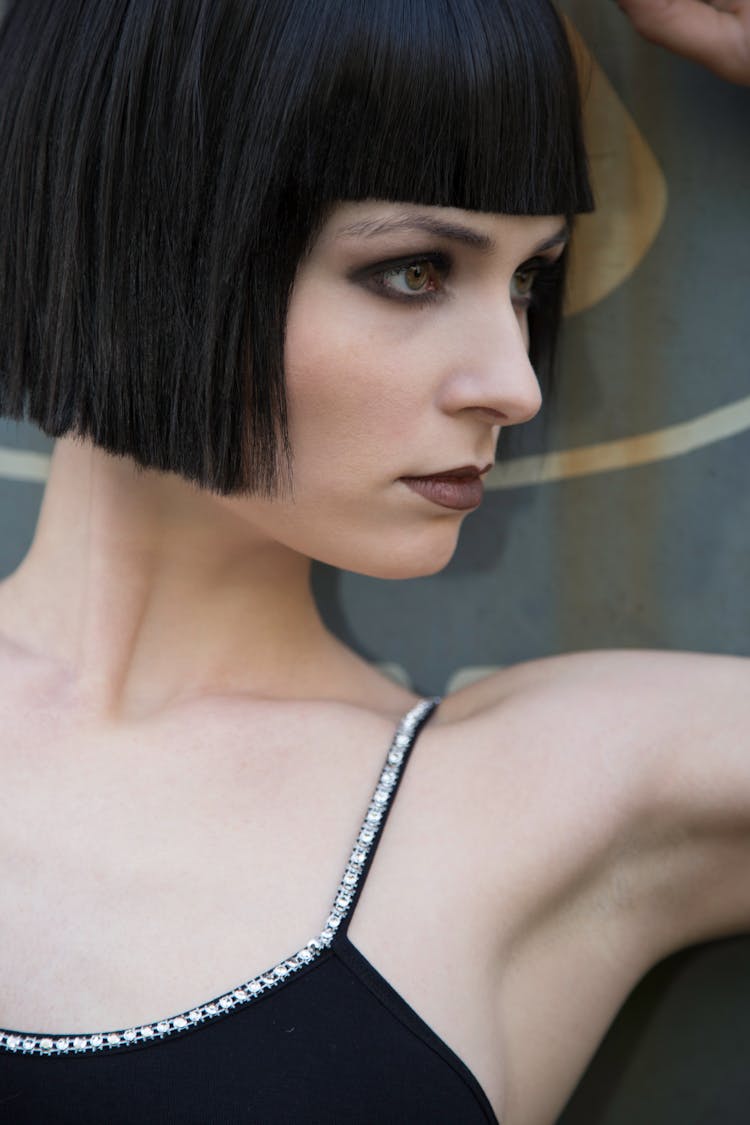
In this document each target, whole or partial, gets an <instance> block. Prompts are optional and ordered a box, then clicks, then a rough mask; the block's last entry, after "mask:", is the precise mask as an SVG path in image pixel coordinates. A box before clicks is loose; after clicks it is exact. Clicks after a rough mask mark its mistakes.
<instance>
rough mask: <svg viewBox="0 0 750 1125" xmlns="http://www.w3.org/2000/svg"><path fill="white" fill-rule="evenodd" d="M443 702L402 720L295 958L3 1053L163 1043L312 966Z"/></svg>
mask: <svg viewBox="0 0 750 1125" xmlns="http://www.w3.org/2000/svg"><path fill="white" fill-rule="evenodd" d="M437 702H438V701H437V700H436V699H435V700H430V699H423V700H421V701H420V702H419V703H417V705H416V706H415V707H413V708H412V709H411V711H409V713H408V714H407V715H405V716H404V718H403V719H402V720H401V722H400V723H399V725H398V729H397V731H396V734H395V736H394V738H393V741H392V743H391V746H390V749H389V751H388V754H387V757H386V764H385V765H384V767H383V769H382V771H381V774H380V778H379V779H378V784H377V787H376V789H375V792H374V793H373V795H372V799H371V801H370V804H369V807H368V809H367V813H366V814H365V818H364V822H363V824H362V827H361V828H360V830H359V834H358V836H357V840H356V843H355V845H354V848H353V850H352V853H351V855H350V857H349V861H348V863H347V865H346V868H345V870H344V874H343V876H342V878H341V882H340V883H339V885H338V888H337V890H336V894H335V895H334V899H333V906H332V908H331V910H330V911H329V913H328V916H327V918H326V922H325V925H324V927H323V929H322V930H321V931H320V933H319V934H318V935H317V937H314V938H311V939H310V941H309V942H308V943H307V945H305V946H303V948H302V949H299V950H297V952H296V953H293V954H292V955H291V956H290V957H284V958H283V959H282V960H281V961H279V962H278V964H276V965H273V966H272V967H271V968H270V969H266V970H264V972H262V973H259V974H258V975H257V976H256V977H253V978H252V980H248V981H245V982H244V984H241V985H239V986H238V987H237V988H235V989H233V991H232V992H228V993H226V994H225V995H223V996H218V997H217V998H216V999H215V1000H211V1001H209V1002H208V1003H206V1004H201V1005H198V1006H197V1007H195V1008H190V1009H189V1011H185V1012H180V1013H178V1014H177V1015H174V1016H170V1017H169V1019H165V1020H159V1022H158V1023H156V1024H141V1025H140V1026H139V1027H130V1028H128V1029H127V1030H124V1031H123V1030H114V1031H99V1032H95V1033H94V1034H87V1035H69V1036H55V1035H49V1034H47V1035H28V1034H26V1033H22V1032H18V1031H4V1030H1V1029H0V1051H16V1052H18V1053H21V1054H27V1055H49V1056H53V1055H54V1056H58V1055H76V1054H91V1053H92V1052H101V1051H107V1050H121V1051H122V1050H127V1048H128V1047H132V1046H135V1045H137V1044H139V1043H148V1042H158V1041H159V1040H160V1039H164V1038H166V1037H167V1036H172V1035H179V1034H180V1033H181V1032H184V1031H186V1030H188V1029H189V1028H192V1027H198V1026H200V1025H201V1024H202V1023H207V1022H209V1021H210V1020H214V1019H217V1018H220V1017H221V1016H223V1015H226V1014H227V1013H229V1012H230V1011H233V1010H235V1009H237V1008H239V1007H247V1005H248V1004H252V1003H253V1002H254V1001H255V1000H258V999H259V998H260V997H261V996H265V995H266V994H267V993H268V992H269V991H270V990H271V989H273V988H276V987H278V986H279V985H280V984H281V983H282V981H285V980H288V979H289V978H290V977H293V976H294V974H295V973H296V972H298V971H299V970H300V969H303V968H304V967H305V966H306V965H310V964H312V963H313V962H314V961H315V960H316V959H317V958H318V957H320V955H321V954H322V953H323V952H324V951H325V950H326V949H328V948H329V946H330V945H331V943H332V941H333V939H334V937H335V936H336V932H337V929H338V928H339V927H340V925H341V923H342V922H343V921H344V919H345V918H346V917H347V916H348V914H349V913H350V911H351V909H352V906H353V905H354V901H355V898H356V888H357V886H358V884H359V881H360V878H361V876H362V871H363V869H364V866H365V863H366V861H367V858H368V856H369V854H370V851H371V848H372V845H373V843H374V842H375V840H376V838H377V834H378V832H379V830H380V826H381V825H382V823H383V820H384V819H385V814H386V812H387V810H388V806H389V803H390V801H391V798H392V796H393V792H394V790H395V788H396V785H397V783H398V779H399V776H400V773H401V765H402V763H403V761H404V757H405V754H406V751H407V750H408V749H409V747H410V746H411V744H412V742H413V740H414V734H415V731H416V730H417V729H418V728H419V726H420V725H421V724H422V722H423V721H424V720H425V719H426V718H427V716H428V715H429V714H430V712H431V711H432V710H433V709H434V707H435V706H436V704H437Z"/></svg>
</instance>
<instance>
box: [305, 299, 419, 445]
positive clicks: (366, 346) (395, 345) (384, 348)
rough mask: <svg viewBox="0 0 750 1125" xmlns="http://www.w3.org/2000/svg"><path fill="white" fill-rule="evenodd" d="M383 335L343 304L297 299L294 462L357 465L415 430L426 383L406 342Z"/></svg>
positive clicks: (400, 440)
mask: <svg viewBox="0 0 750 1125" xmlns="http://www.w3.org/2000/svg"><path fill="white" fill-rule="evenodd" d="M406 353H407V354H405V349H404V346H403V344H402V342H401V341H399V340H396V341H394V340H392V339H388V338H385V339H384V338H383V336H382V334H379V333H377V332H375V331H374V330H373V329H372V326H371V324H368V323H367V322H366V321H365V322H363V319H362V317H360V316H356V315H347V314H344V315H342V311H341V308H340V307H339V308H338V309H336V308H334V307H330V306H329V305H328V304H323V305H321V303H312V302H305V303H303V302H300V303H299V304H298V306H297V307H296V308H295V309H294V310H291V311H290V318H289V322H288V326H287V337H286V351H285V367H286V386H287V399H288V403H289V424H290V437H291V441H292V448H293V450H294V455H295V461H296V462H297V463H298V464H300V463H301V461H302V460H304V461H305V462H306V463H309V461H317V460H321V459H323V458H326V459H327V460H329V461H330V456H331V454H332V453H333V451H334V450H335V452H336V454H337V455H338V456H346V457H347V461H349V462H354V463H358V462H361V461H362V460H363V459H364V458H366V457H367V456H373V455H378V454H385V453H386V451H387V450H388V449H393V447H394V445H397V444H398V443H399V442H402V441H403V440H404V438H405V437H406V436H407V435H408V434H409V433H413V427H414V424H415V420H416V412H417V411H418V410H419V408H420V395H422V396H423V395H424V392H425V389H426V388H425V380H424V378H420V373H419V372H418V371H416V372H415V370H414V364H413V363H410V361H409V356H408V345H407V347H406Z"/></svg>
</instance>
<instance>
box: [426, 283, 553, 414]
mask: <svg viewBox="0 0 750 1125" xmlns="http://www.w3.org/2000/svg"><path fill="white" fill-rule="evenodd" d="M447 358H449V367H448V369H447V374H446V378H445V380H444V382H443V384H442V386H441V390H440V406H441V408H442V409H443V410H444V411H446V412H447V413H453V414H457V413H461V412H471V413H472V414H473V415H475V416H476V417H477V418H479V419H481V420H482V421H487V422H489V423H490V424H491V425H501V426H515V425H519V424H520V423H522V422H528V421H529V420H530V419H531V418H533V417H534V415H535V414H537V413H538V412H539V408H540V407H541V405H542V393H541V390H540V387H539V382H538V380H537V377H536V375H535V373H534V369H533V367H532V366H531V363H530V361H529V354H528V338H527V333H526V330H525V317H522V316H520V315H519V313H518V312H517V311H516V309H515V308H514V307H513V305H512V304H511V303H510V302H509V301H508V302H507V303H505V302H503V303H501V304H500V305H499V306H498V303H497V302H494V303H493V305H492V307H491V308H490V309H489V310H487V312H486V313H482V312H475V313H474V315H472V316H471V317H468V318H465V319H464V320H463V321H462V324H461V329H460V331H458V332H456V333H455V334H454V336H453V340H452V344H451V347H450V352H449V356H448V357H447Z"/></svg>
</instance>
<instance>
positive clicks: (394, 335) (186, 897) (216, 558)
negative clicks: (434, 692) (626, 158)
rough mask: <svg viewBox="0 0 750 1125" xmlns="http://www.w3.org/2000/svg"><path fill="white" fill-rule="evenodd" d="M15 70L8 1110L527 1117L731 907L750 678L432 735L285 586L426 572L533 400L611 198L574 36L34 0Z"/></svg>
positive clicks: (591, 669)
mask: <svg viewBox="0 0 750 1125" xmlns="http://www.w3.org/2000/svg"><path fill="white" fill-rule="evenodd" d="M0 83H1V84H2V89H1V94H0V100H1V104H2V106H3V110H2V122H1V124H0V136H1V137H2V152H3V162H2V172H0V175H2V177H3V180H2V189H3V192H2V194H3V198H4V199H5V200H6V201H7V209H6V218H5V230H4V233H3V236H2V238H3V266H2V274H1V275H0V276H1V277H2V283H1V285H2V289H1V293H2V295H1V296H0V308H2V313H1V314H0V315H2V318H3V332H2V341H1V342H0V348H1V349H2V352H1V353H0V372H1V373H2V376H1V378H2V382H1V383H0V404H1V407H2V410H3V412H4V413H6V414H7V415H9V416H13V417H19V416H21V415H25V416H27V417H30V418H31V419H33V420H34V421H36V423H37V424H38V425H40V426H41V428H42V429H43V430H45V432H47V433H49V434H52V435H54V436H57V437H59V438H60V440H59V442H58V445H57V448H56V452H55V456H54V461H53V467H52V472H51V476H50V480H49V484H48V488H47V492H46V495H45V500H44V505H43V510H42V514H41V517H40V522H39V527H38V530H37V534H36V537H35V540H34V544H33V546H32V548H31V550H30V552H29V554H28V556H27V558H26V559H25V560H24V562H23V564H22V565H21V567H20V568H19V569H18V570H17V571H16V573H15V574H14V575H12V576H11V577H10V578H9V579H8V580H7V581H6V582H5V583H4V584H3V585H2V587H0V622H1V623H2V650H1V652H2V656H1V659H2V676H0V684H2V687H1V688H0V692H1V693H2V695H1V698H2V714H3V742H2V756H3V779H4V781H3V789H4V795H5V798H6V812H5V814H4V816H3V822H2V824H3V829H2V833H3V834H2V853H1V854H2V865H3V880H2V896H3V898H2V903H1V904H0V916H2V917H3V919H4V929H5V932H4V935H3V951H4V958H3V974H2V978H3V985H4V989H3V1002H2V1010H1V1011H0V1026H2V1027H3V1028H5V1029H6V1030H4V1031H3V1032H2V1033H1V1034H0V1052H1V1053H0V1107H9V1109H8V1112H9V1113H10V1115H11V1116H10V1118H9V1119H10V1120H13V1121H14V1122H42V1121H43V1122H45V1123H51V1122H62V1121H75V1122H77V1123H78V1122H101V1121H107V1122H132V1121H158V1122H161V1121H171V1120H177V1119H179V1120H181V1121H185V1122H196V1123H198V1122H208V1121H211V1122H222V1123H224V1122H240V1121H242V1122H246V1121H247V1122H263V1123H266V1122H292V1121H294V1122H337V1123H338V1122H361V1123H365V1122H366V1123H371V1122H385V1121H387V1122H409V1123H414V1122H430V1123H431V1125H434V1123H436V1122H446V1123H447V1122H451V1123H456V1122H461V1123H462V1125H463V1123H469V1122H473V1121H477V1122H479V1121H485V1122H486V1121H490V1122H492V1121H497V1120H498V1119H502V1120H503V1121H504V1122H505V1123H506V1125H535V1123H542V1122H550V1121H552V1120H553V1119H554V1116H555V1114H556V1113H557V1112H558V1111H559V1109H560V1107H561V1106H562V1104H563V1103H564V1100H565V1098H566V1096H567V1095H568V1093H569V1092H570V1090H571V1089H572V1087H573V1085H574V1084H575V1082H576V1079H577V1077H578V1076H579V1074H580V1073H581V1070H582V1069H583V1067H584V1066H585V1064H586V1062H587V1060H588V1058H589V1057H590V1055H591V1053H592V1051H593V1050H594V1048H595V1046H596V1044H597V1042H598V1040H599V1039H600V1038H601V1036H602V1034H603V1032H604V1030H605V1029H606V1027H607V1025H608V1023H609V1022H610V1020H611V1019H612V1017H613V1016H614V1014H615V1012H616V1011H617V1009H618V1007H619V1005H620V1004H621V1002H622V1000H623V998H624V997H625V995H626V994H627V993H628V991H629V990H630V988H631V987H632V986H633V984H634V983H635V982H636V981H637V980H638V978H639V977H640V976H641V975H642V974H643V973H644V972H645V971H646V969H647V968H648V967H649V966H650V965H651V964H653V963H654V962H655V961H656V960H658V959H659V958H661V957H662V956H664V955H665V954H667V953H668V952H670V951H671V950H675V949H677V948H680V947H682V946H684V945H686V944H688V943H690V942H693V941H698V940H701V939H704V938H708V937H712V936H718V935H722V934H729V933H733V932H738V931H740V930H742V929H744V928H746V927H747V924H748V921H750V891H749V890H748V889H747V879H746V877H745V872H746V865H747V861H748V858H749V856H750V766H749V765H748V762H747V753H746V742H747V729H748V724H749V723H750V705H749V704H748V702H747V699H748V695H749V694H750V693H748V682H749V680H750V673H749V672H748V665H747V662H746V661H744V660H736V659H729V658H711V657H704V656H667V655H663V654H648V653H637V654H633V653H609V654H597V655H596V656H595V657H592V656H591V655H582V656H575V657H572V656H571V657H567V658H560V659H554V660H545V661H539V662H536V663H531V664H527V665H522V666H519V667H515V668H511V669H508V670H506V671H504V672H502V673H500V674H499V675H496V676H494V677H492V678H490V679H487V680H485V681H483V682H481V683H480V684H477V685H475V686H474V687H472V688H470V689H466V690H464V691H462V692H459V693H456V694H455V695H452V696H451V697H450V698H448V699H446V700H445V701H444V702H443V703H442V704H441V705H440V707H439V709H436V708H435V706H434V701H420V700H418V699H416V698H415V697H413V696H412V695H411V694H410V693H409V692H407V691H405V690H403V689H402V688H400V687H398V686H396V685H394V684H393V683H391V682H390V681H389V680H387V679H385V678H383V677H382V676H381V675H380V674H379V673H378V672H377V671H376V670H375V669H373V668H371V667H369V666H368V665H366V664H365V663H363V662H362V661H361V660H360V659H359V658H358V657H357V656H355V655H354V654H353V653H352V652H350V651H349V650H347V649H346V648H344V647H343V646H342V645H341V644H340V642H338V641H337V640H336V639H335V638H333V637H332V636H331V635H330V634H329V633H328V632H327V631H326V629H325V628H324V626H323V625H322V623H321V621H320V618H319V616H318V614H317V610H316V608H315V605H314V603H313V601H312V597H311V594H310V589H309V560H310V559H311V558H317V559H322V560H323V561H325V562H327V563H331V564H333V565H336V566H339V567H346V568H349V569H352V570H355V571H358V572H360V573H364V574H374V575H378V576H381V577H398V578H403V577H416V576H418V575H424V574H429V573H434V572H435V571H437V570H439V569H440V568H441V567H443V566H444V565H445V564H446V563H447V561H448V560H449V558H450V556H451V554H452V552H453V550H454V548H455V544H456V539H457V535H458V531H459V528H460V525H461V522H462V519H463V517H464V516H465V515H466V514H467V513H468V512H470V511H471V510H472V509H474V508H475V507H476V506H477V505H478V503H479V502H480V500H481V477H482V474H483V473H484V471H485V469H486V468H487V467H488V466H489V465H490V464H491V463H492V460H493V458H494V453H495V446H496V443H497V439H498V434H499V432H500V430H501V429H502V428H505V427H509V426H513V425H516V424H520V423H522V422H524V421H526V420H527V419H529V418H530V417H532V416H533V415H534V414H535V413H536V411H537V410H538V407H539V404H540V391H539V385H538V383H537V379H536V376H535V372H534V368H536V370H537V372H538V373H540V374H541V375H544V374H545V373H547V372H548V371H549V369H550V367H551V360H552V347H553V343H554V336H555V329H556V326H557V321H558V319H559V309H560V295H561V291H562V280H563V274H564V266H565V245H566V241H567V238H568V235H569V230H570V227H571V225H572V222H573V217H574V215H575V214H576V213H577V212H579V211H582V210H586V209H588V208H589V207H590V206H591V198H590V192H589V189H588V183H587V179H586V170H585V158H584V155H583V150H582V144H581V139H580V126H579V105H578V95H577V90H576V82H575V72H574V67H573V64H572V61H571V58H570V53H569V49H568V47H567V42H566V39H565V35H564V32H563V30H562V27H561V25H560V22H559V20H558V18H557V16H556V15H555V13H554V11H553V9H552V8H551V6H550V5H549V3H548V2H547V0H533V2H525V3H524V4H513V3H511V2H510V0H506V2H504V3H500V2H499V0H460V2H459V0H442V2H440V3H436V2H435V0H430V3H429V4H428V3H421V2H418V0H410V2H408V3H405V2H404V0H399V2H398V3H396V2H395V0H393V2H389V0H378V2H375V3H368V4H367V5H362V6H359V5H353V4H351V3H345V2H343V0H339V2H334V0H326V2H321V3H320V4H317V5H315V6H314V8H313V6H310V5H308V4H306V3H303V2H302V0H285V2H278V0H277V2H276V3H275V4H273V5H266V4H264V3H262V2H261V0H248V2H246V3H238V2H236V0H214V2H213V3H208V2H207V0H191V2H189V3H185V2H184V0H180V2H178V0H158V2H157V0H155V2H153V3H133V2H127V0H118V2H117V3H112V2H111V0H110V2H108V3H106V4H104V3H102V2H97V0H76V2H75V3H73V2H69V3H64V2H62V0H55V2H54V3H52V2H51V0H47V2H44V0H24V2H23V3H20V2H19V3H16V4H15V5H14V6H12V8H11V10H10V13H9V15H8V17H7V22H6V24H5V26H4V27H3V29H2V39H1V40H0ZM394 727H396V733H395V735H394V733H393V731H394ZM422 728H424V729H422ZM420 731H421V733H420ZM417 734H419V742H418V743H416V745H415V739H416V736H417ZM407 764H408V769H407ZM397 789H398V797H397V800H394V797H395V794H396V790H397ZM386 818H387V827H386V828H385V831H384V826H386ZM376 848H377V853H376V850H375V849H376ZM355 907H356V909H355Z"/></svg>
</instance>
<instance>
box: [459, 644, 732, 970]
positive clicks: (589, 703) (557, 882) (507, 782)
mask: <svg viewBox="0 0 750 1125" xmlns="http://www.w3.org/2000/svg"><path fill="white" fill-rule="evenodd" d="M471 690H472V689H468V691H467V697H468V695H469V693H470V692H471ZM475 690H476V693H477V698H478V699H480V700H481V701H482V704H483V705H484V706H486V705H487V704H488V703H489V701H490V697H491V695H492V692H493V690H494V691H496V692H497V695H496V699H497V703H496V705H495V706H490V707H489V708H488V709H487V710H486V711H485V714H486V715H488V716H489V718H490V719H491V725H487V724H485V728H486V731H487V734H486V736H485V741H486V743H487V745H488V747H490V746H491V747H492V750H493V753H494V756H493V758H492V761H491V762H490V760H489V754H488V764H487V766H486V767H485V768H483V769H482V770H481V771H480V774H479V775H478V776H482V777H484V778H486V777H487V776H489V777H490V778H491V780H490V781H489V785H490V786H491V787H492V788H493V789H496V790H497V792H498V793H499V794H500V795H502V798H501V799H502V807H503V817H504V820H503V823H502V824H499V823H497V822H496V821H494V820H493V819H492V810H490V816H489V817H488V828H487V832H488V836H491V837H492V839H493V840H494V841H497V854H496V863H497V864H498V872H499V878H500V880H501V882H503V881H505V880H507V878H508V876H507V867H508V857H509V856H511V857H512V862H513V866H514V868H515V870H516V871H518V872H521V875H520V880H521V882H525V884H526V886H527V887H528V906H529V911H530V913H529V915H528V917H529V919H531V916H532V914H535V915H537V916H538V914H539V912H544V911H551V910H554V909H556V908H557V906H556V904H560V903H566V902H568V901H572V900H573V899H575V898H576V896H579V897H580V896H586V897H587V898H589V897H590V896H593V899H592V901H596V902H597V903H598V904H599V905H600V907H601V910H602V911H605V912H609V913H611V915H612V917H613V918H615V919H617V918H619V919H621V920H622V924H623V927H624V928H625V929H629V930H630V937H632V938H633V940H634V941H635V942H636V943H637V944H638V945H639V946H640V947H641V950H642V955H643V961H644V969H645V967H647V965H648V964H650V963H653V962H655V961H656V960H658V959H659V958H660V957H661V956H665V955H666V954H668V953H669V952H672V951H674V950H676V949H678V948H681V947H684V946H685V945H689V944H692V943H694V942H697V941H702V940H707V939H710V938H714V937H719V936H724V935H729V934H731V933H737V932H741V931H743V930H750V660H747V659H744V658H738V657H727V656H705V655H698V654H683V653H668V652H649V651H638V650H634V651H612V652H609V651H605V652H590V653H581V654H575V655H571V656H565V657H559V658H552V659H547V660H541V661H536V662H532V663H529V664H526V665H520V666H517V667H515V668H512V669H508V670H506V671H505V672H503V673H501V674H500V675H499V676H498V677H497V681H496V684H494V685H493V684H492V683H491V682H490V681H487V682H485V684H484V685H476V689H475ZM498 749H499V750H500V753H498V752H497V751H498ZM482 784H483V785H484V784H486V782H485V781H483V782H482ZM507 794H512V795H513V799H512V805H511V807H510V808H506V807H505V802H506V795H507ZM477 799H478V800H479V796H478V798H477ZM485 799H486V798H485ZM519 841H522V842H520V843H519ZM515 889H516V890H517V888H515ZM521 893H522V894H523V892H521ZM523 912H524V911H523V904H521V908H520V915H523Z"/></svg>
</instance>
